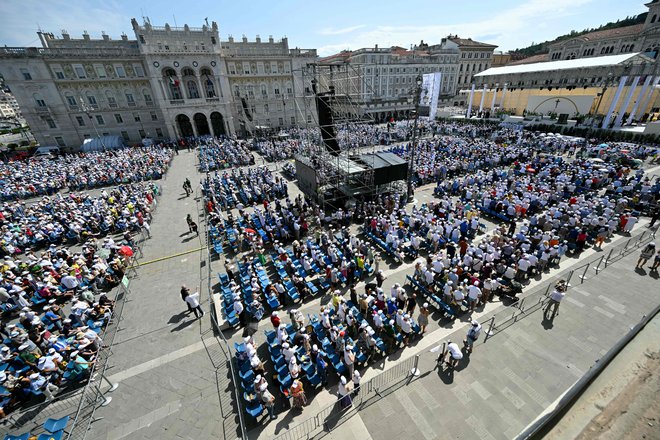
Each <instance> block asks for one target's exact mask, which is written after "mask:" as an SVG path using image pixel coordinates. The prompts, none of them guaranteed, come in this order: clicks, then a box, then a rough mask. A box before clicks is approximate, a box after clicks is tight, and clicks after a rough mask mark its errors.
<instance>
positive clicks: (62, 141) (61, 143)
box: [55, 136, 66, 147]
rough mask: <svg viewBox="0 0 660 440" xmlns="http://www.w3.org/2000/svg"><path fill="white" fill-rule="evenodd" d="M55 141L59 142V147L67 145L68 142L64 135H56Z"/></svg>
mask: <svg viewBox="0 0 660 440" xmlns="http://www.w3.org/2000/svg"><path fill="white" fill-rule="evenodd" d="M55 142H57V146H58V147H66V143H65V142H64V138H62V136H55Z"/></svg>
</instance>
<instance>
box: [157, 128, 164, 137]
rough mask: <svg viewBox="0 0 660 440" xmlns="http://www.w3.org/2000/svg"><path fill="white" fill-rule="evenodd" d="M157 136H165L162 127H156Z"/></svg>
mask: <svg viewBox="0 0 660 440" xmlns="http://www.w3.org/2000/svg"><path fill="white" fill-rule="evenodd" d="M156 136H158V137H159V138H162V137H163V130H161V129H160V128H157V129H156Z"/></svg>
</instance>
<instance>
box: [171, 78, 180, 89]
mask: <svg viewBox="0 0 660 440" xmlns="http://www.w3.org/2000/svg"><path fill="white" fill-rule="evenodd" d="M170 84H172V85H173V86H174V87H179V80H178V79H176V78H175V77H173V76H170Z"/></svg>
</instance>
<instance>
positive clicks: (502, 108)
mask: <svg viewBox="0 0 660 440" xmlns="http://www.w3.org/2000/svg"><path fill="white" fill-rule="evenodd" d="M507 85H508V83H504V88H503V89H502V100H501V101H500V109H501V110H504V98H505V97H506V86H507Z"/></svg>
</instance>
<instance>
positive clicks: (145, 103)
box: [144, 101, 154, 107]
mask: <svg viewBox="0 0 660 440" xmlns="http://www.w3.org/2000/svg"><path fill="white" fill-rule="evenodd" d="M144 105H145V106H147V107H153V106H154V102H153V101H144Z"/></svg>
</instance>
